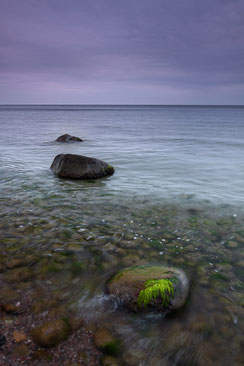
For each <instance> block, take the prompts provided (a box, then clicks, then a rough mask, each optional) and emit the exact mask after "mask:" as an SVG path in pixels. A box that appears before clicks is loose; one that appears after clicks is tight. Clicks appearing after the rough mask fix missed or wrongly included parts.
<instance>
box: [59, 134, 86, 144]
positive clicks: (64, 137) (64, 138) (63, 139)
mask: <svg viewBox="0 0 244 366" xmlns="http://www.w3.org/2000/svg"><path fill="white" fill-rule="evenodd" d="M55 141H58V142H70V141H78V142H81V141H82V139H80V138H79V137H76V136H71V135H69V134H68V133H66V134H65V135H62V136H59V137H58V138H57V139H56V140H55Z"/></svg>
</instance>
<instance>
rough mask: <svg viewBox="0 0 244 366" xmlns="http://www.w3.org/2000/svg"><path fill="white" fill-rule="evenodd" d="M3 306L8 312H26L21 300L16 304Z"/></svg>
mask: <svg viewBox="0 0 244 366" xmlns="http://www.w3.org/2000/svg"><path fill="white" fill-rule="evenodd" d="M1 308H2V310H4V311H5V312H6V313H8V314H21V313H23V312H24V307H23V306H22V305H21V304H20V303H19V302H17V303H16V304H1Z"/></svg>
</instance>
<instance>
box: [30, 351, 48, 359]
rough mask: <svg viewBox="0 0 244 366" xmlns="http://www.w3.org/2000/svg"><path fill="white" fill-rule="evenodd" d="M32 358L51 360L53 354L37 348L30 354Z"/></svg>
mask: <svg viewBox="0 0 244 366" xmlns="http://www.w3.org/2000/svg"><path fill="white" fill-rule="evenodd" d="M32 359H33V360H42V361H52V359H53V356H52V355H51V354H50V353H48V352H47V351H44V350H38V351H35V352H34V353H33V354H32Z"/></svg>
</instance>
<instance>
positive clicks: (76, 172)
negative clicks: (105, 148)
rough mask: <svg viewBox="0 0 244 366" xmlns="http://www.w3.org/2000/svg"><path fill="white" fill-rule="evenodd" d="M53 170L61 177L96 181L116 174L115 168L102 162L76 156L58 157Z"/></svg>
mask: <svg viewBox="0 0 244 366" xmlns="http://www.w3.org/2000/svg"><path fill="white" fill-rule="evenodd" d="M51 170H52V171H53V172H54V173H55V174H57V175H58V176H59V177H63V178H71V179H95V178H101V177H105V176H107V175H112V174H113V173H114V168H113V167H112V166H111V165H109V164H107V163H105V162H104V161H102V160H98V159H94V158H89V157H87V156H82V155H74V154H60V155H57V156H56V157H55V158H54V160H53V163H52V165H51Z"/></svg>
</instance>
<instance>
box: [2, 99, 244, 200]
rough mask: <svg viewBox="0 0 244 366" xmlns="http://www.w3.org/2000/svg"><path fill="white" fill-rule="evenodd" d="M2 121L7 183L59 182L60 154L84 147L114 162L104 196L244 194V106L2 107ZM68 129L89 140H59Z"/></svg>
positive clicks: (220, 197)
mask: <svg viewBox="0 0 244 366" xmlns="http://www.w3.org/2000/svg"><path fill="white" fill-rule="evenodd" d="M0 128H1V135H0V154H1V171H2V179H3V183H4V179H5V180H6V181H7V182H8V184H9V182H11V185H16V188H17V189H18V187H19V186H20V185H21V183H24V181H25V179H26V178H28V181H29V183H32V184H34V182H38V181H39V182H40V181H41V182H42V185H44V186H48V187H49V188H50V189H55V184H56V181H55V179H53V177H52V175H51V173H50V172H49V167H50V165H51V162H52V160H53V158H54V156H55V155H56V154H59V153H77V154H83V155H88V156H93V157H97V158H100V159H103V160H105V161H108V162H109V163H111V164H113V165H114V166H115V169H116V174H115V175H114V176H113V177H112V178H110V179H107V180H106V181H104V183H103V184H102V187H99V192H98V196H99V195H101V194H109V195H117V194H118V195H120V194H121V195H125V196H128V195H132V196H145V197H151V198H155V197H156V198H161V197H164V198H167V199H172V198H179V197H180V196H181V195H191V196H192V197H193V196H194V198H196V199H200V200H209V201H213V202H216V203H220V202H222V203H230V204H232V203H234V204H237V205H239V204H242V203H243V200H244V187H243V181H244V159H243V151H244V108H243V107H181V106H179V107H177V106H176V107H170V106H165V107H147V106H145V107H144V106H141V107H137V106H103V107H101V106H21V107H19V106H10V107H4V106H1V107H0ZM63 133H70V134H73V135H77V136H80V137H81V138H83V139H84V142H83V143H82V144H69V145H63V144H58V143H53V141H54V140H55V139H56V137H57V136H59V135H61V134H63ZM30 180H31V181H30ZM89 189H93V188H91V187H89ZM32 194H36V192H35V190H33V191H32Z"/></svg>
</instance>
